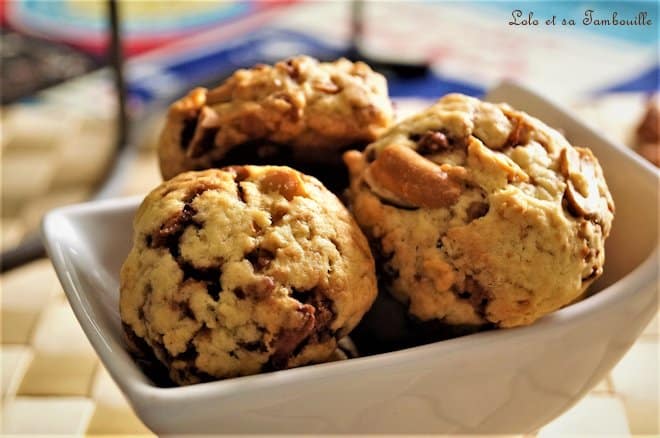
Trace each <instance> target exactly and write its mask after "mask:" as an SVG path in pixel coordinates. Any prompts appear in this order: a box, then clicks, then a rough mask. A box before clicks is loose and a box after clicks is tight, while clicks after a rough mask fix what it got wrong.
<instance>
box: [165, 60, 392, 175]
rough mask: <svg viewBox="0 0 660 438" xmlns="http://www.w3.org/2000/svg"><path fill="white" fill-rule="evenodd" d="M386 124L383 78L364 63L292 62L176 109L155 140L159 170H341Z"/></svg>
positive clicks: (200, 93) (232, 81) (230, 82)
mask: <svg viewBox="0 0 660 438" xmlns="http://www.w3.org/2000/svg"><path fill="white" fill-rule="evenodd" d="M391 121H392V105H391V103H390V100H389V98H388V95H387V83H386V81H385V78H384V77H383V76H382V75H380V74H378V73H375V72H374V71H372V70H371V68H369V66H367V65H366V64H364V63H362V62H356V63H353V62H350V61H348V60H346V59H339V60H337V61H334V62H319V61H317V60H315V59H313V58H310V57H307V56H298V57H295V58H291V59H289V60H287V61H282V62H278V63H277V64H275V65H274V66H269V65H263V64H260V65H257V66H255V67H253V68H251V69H241V70H238V71H236V72H235V73H234V74H233V75H232V76H231V77H229V79H227V80H226V81H225V82H224V83H222V84H221V85H220V86H218V87H216V88H214V89H212V90H207V89H204V88H196V89H194V90H192V91H191V92H190V93H189V94H188V95H187V96H185V97H184V98H182V99H180V100H178V101H176V102H174V103H173V104H172V105H171V107H170V109H169V113H168V116H167V121H166V124H165V127H164V129H163V131H162V134H161V137H160V142H159V158H160V168H161V172H162V174H163V178H165V179H169V178H171V177H173V176H174V175H176V174H178V173H180V172H183V171H186V170H199V169H206V168H210V167H221V166H223V165H229V164H287V165H296V166H298V165H303V166H304V165H312V166H313V165H314V164H316V166H313V167H312V169H313V170H322V169H323V166H319V165H318V164H321V165H327V164H330V165H334V164H339V165H341V154H342V152H343V151H345V150H347V149H348V148H356V147H357V148H363V147H364V146H366V144H368V143H369V142H371V141H373V140H375V139H376V138H377V137H378V135H379V134H381V133H382V132H383V131H384V130H385V129H386V128H388V127H389V125H390V124H391ZM342 167H343V166H342ZM319 176H326V175H325V174H324V175H319ZM324 182H326V181H324Z"/></svg>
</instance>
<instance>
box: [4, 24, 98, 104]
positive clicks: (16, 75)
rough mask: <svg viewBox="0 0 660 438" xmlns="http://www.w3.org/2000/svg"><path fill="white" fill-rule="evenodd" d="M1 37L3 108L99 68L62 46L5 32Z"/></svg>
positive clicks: (8, 31)
mask: <svg viewBox="0 0 660 438" xmlns="http://www.w3.org/2000/svg"><path fill="white" fill-rule="evenodd" d="M1 38H2V44H0V72H1V73H2V82H0V99H1V103H2V104H3V105H6V104H9V103H12V102H15V101H16V100H18V99H21V98H23V97H26V96H30V95H32V94H34V93H36V92H37V91H39V90H42V89H44V88H47V87H50V86H53V85H56V84H58V83H60V82H63V81H66V80H67V79H71V78H74V77H76V76H80V75H82V74H85V73H87V72H89V71H91V70H94V69H96V68H98V67H99V63H98V62H97V61H96V60H94V58H92V57H90V56H88V55H86V54H84V53H82V52H79V51H76V50H74V49H72V48H70V47H68V46H65V45H63V44H58V43H54V42H52V41H49V40H45V39H39V38H35V37H31V36H27V35H23V34H20V33H18V32H14V31H10V30H5V29H3V30H2V34H1Z"/></svg>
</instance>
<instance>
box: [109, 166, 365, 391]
mask: <svg viewBox="0 0 660 438" xmlns="http://www.w3.org/2000/svg"><path fill="white" fill-rule="evenodd" d="M133 239H134V243H133V247H132V249H131V251H130V253H129V255H128V258H127V260H126V261H125V263H124V265H123V266H122V270H121V276H120V278H121V285H120V314H121V319H122V322H123V325H124V329H125V331H126V334H127V339H128V341H129V345H130V346H132V348H134V349H140V348H148V349H150V350H151V351H152V352H153V353H154V354H155V356H156V357H157V358H158V360H160V361H161V362H162V363H163V364H164V365H165V366H166V367H167V368H168V369H169V376H170V378H171V379H172V380H173V381H174V382H175V383H178V384H191V383H196V382H201V381H209V380H213V379H219V378H227V377H233V376H240V375H248V374H255V373H258V372H261V371H268V370H274V369H282V368H289V367H296V366H300V365H304V364H309V363H315V362H322V361H325V360H326V359H328V358H329V357H330V356H331V355H332V353H333V352H334V351H335V349H336V347H337V340H338V339H341V338H342V337H343V336H345V335H346V334H348V333H349V332H350V331H351V330H352V329H353V327H355V325H356V324H357V323H358V322H359V320H360V319H361V318H362V316H363V314H364V313H365V312H366V311H367V309H368V308H369V306H370V305H371V303H372V302H373V300H374V298H375V295H376V279H375V274H374V262H373V259H372V256H371V253H370V250H369V246H368V243H367V240H366V239H365V237H364V235H363V234H362V232H361V231H360V229H359V227H358V226H357V224H356V223H355V222H354V220H353V219H352V217H351V216H350V214H349V213H348V211H347V210H346V208H345V207H344V206H343V205H342V204H341V203H340V202H339V200H338V199H337V198H336V197H335V196H334V195H333V194H331V193H330V192H328V191H327V190H326V189H325V188H324V187H323V186H322V185H321V183H319V182H318V181H317V180H316V179H314V178H312V177H309V176H306V175H304V174H301V173H299V172H297V171H295V170H293V169H290V168H287V167H277V166H233V167H228V168H224V169H220V170H217V169H212V170H206V171H201V172H185V173H182V174H180V175H178V176H177V177H175V178H173V179H171V180H169V181H166V182H164V183H162V184H161V185H160V186H159V187H157V188H156V189H154V190H153V191H152V192H151V193H150V194H149V195H148V196H147V197H146V198H145V199H144V201H143V202H142V204H141V205H140V208H139V209H138V212H137V214H136V216H135V219H134V235H133ZM140 345H142V346H141V347H140ZM138 353H139V351H138Z"/></svg>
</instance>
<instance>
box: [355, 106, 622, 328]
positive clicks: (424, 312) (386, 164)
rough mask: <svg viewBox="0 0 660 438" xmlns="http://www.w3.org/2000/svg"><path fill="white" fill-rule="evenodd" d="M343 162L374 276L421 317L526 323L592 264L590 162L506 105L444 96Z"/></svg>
mask: <svg viewBox="0 0 660 438" xmlns="http://www.w3.org/2000/svg"><path fill="white" fill-rule="evenodd" d="M344 160H345V162H346V164H347V165H348V167H349V171H350V177H351V187H350V190H349V198H350V203H351V209H352V211H353V213H354V215H355V218H356V220H357V222H358V223H359V224H360V226H361V227H362V229H363V231H364V232H365V234H366V235H367V237H368V238H369V239H370V241H371V244H372V247H373V249H374V256H375V257H376V260H377V262H378V263H377V267H378V268H379V269H380V276H381V281H382V284H383V285H384V286H385V287H386V288H387V290H388V291H389V292H390V293H391V294H392V295H393V296H394V297H395V298H397V299H398V300H399V301H401V302H403V303H405V304H406V305H407V306H408V310H409V312H410V314H412V315H413V316H415V317H416V318H418V319H420V320H422V321H431V320H440V321H441V322H443V323H446V324H451V325H472V326H482V325H495V326H500V327H512V326H519V325H525V324H530V323H532V322H533V321H535V320H536V319H537V318H539V317H541V316H543V315H545V314H547V313H548V312H551V311H553V310H556V309H558V308H560V307H562V306H564V305H566V304H569V303H571V302H572V301H574V300H576V299H578V298H579V297H581V296H582V295H583V293H584V292H585V290H586V288H587V287H588V285H589V284H591V283H592V282H593V281H594V280H595V279H596V278H597V277H599V276H600V275H601V273H602V271H603V263H604V260H605V250H604V243H605V239H606V238H607V236H608V235H609V232H610V228H611V224H612V219H613V212H614V205H613V202H612V198H611V196H610V193H609V191H608V188H607V185H606V184H605V180H604V178H603V173H602V170H601V168H600V165H599V164H598V160H597V159H596V157H595V156H594V155H593V154H592V153H591V151H590V150H589V149H586V148H581V147H573V146H572V145H571V144H569V143H568V141H567V140H566V139H565V138H564V137H562V136H561V135H560V134H559V133H558V132H557V131H555V130H553V129H551V128H549V127H548V126H546V125H545V124H543V123H542V122H540V121H539V120H537V119H535V118H533V117H530V116H528V115H527V114H525V113H522V112H519V111H516V110H514V109H512V108H511V107H509V106H508V105H505V104H499V105H495V104H491V103H486V102H481V101H479V100H477V99H474V98H471V97H467V96H463V95H459V94H450V95H447V96H445V97H443V98H442V99H440V100H439V101H438V102H437V103H436V104H434V105H433V106H431V107H430V108H428V109H427V110H425V111H423V112H421V113H419V114H417V115H415V116H412V117H410V118H408V119H406V120H404V121H402V122H401V123H399V124H398V125H396V126H394V127H393V128H391V129H390V130H389V131H387V132H386V133H385V134H384V135H383V136H382V137H381V138H380V139H378V140H377V141H375V142H373V143H371V144H370V145H369V146H367V148H366V149H365V151H364V153H360V152H357V151H349V152H347V153H346V154H345V155H344Z"/></svg>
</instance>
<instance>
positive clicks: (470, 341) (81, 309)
mask: <svg viewBox="0 0 660 438" xmlns="http://www.w3.org/2000/svg"><path fill="white" fill-rule="evenodd" d="M507 87H508V88H510V89H515V90H516V91H517V92H521V91H522V92H523V93H529V94H531V95H532V97H535V98H538V99H541V100H542V101H543V102H544V103H545V104H546V105H548V107H549V108H551V109H552V110H554V111H559V112H561V113H563V114H564V115H565V116H567V117H570V118H572V119H573V120H574V121H576V122H577V123H578V124H580V125H581V127H582V128H584V129H586V130H588V131H589V133H590V134H591V135H594V136H596V137H598V138H599V140H600V141H601V142H603V143H604V144H606V145H607V146H608V147H611V148H613V149H615V150H616V151H617V153H620V154H623V155H624V156H625V157H626V158H628V159H632V160H633V161H634V162H635V163H636V164H637V165H639V166H640V167H641V169H640V170H641V171H642V172H647V173H649V174H650V176H652V177H655V179H656V181H657V180H658V177H659V176H660V171H658V170H657V169H655V168H653V167H652V166H651V165H650V164H649V163H647V162H645V160H643V159H642V158H641V157H639V156H637V154H635V153H634V152H633V151H631V150H629V149H628V148H626V147H623V146H618V145H616V144H615V143H613V142H612V141H611V140H609V139H607V138H605V137H603V136H602V135H601V134H600V133H598V132H596V131H595V130H594V129H592V128H591V127H590V126H589V125H587V124H585V123H584V122H583V121H582V120H580V119H579V118H577V117H576V116H574V115H573V114H571V113H570V112H569V111H567V110H565V109H563V108H562V107H561V106H559V105H557V104H556V103H554V102H552V101H551V100H549V99H546V98H545V97H543V96H540V95H538V94H537V93H535V92H533V91H530V90H529V89H528V88H526V87H522V86H520V85H519V84H516V83H512V82H505V83H503V84H502V85H500V86H499V87H496V88H495V89H499V90H500V91H501V90H502V89H503V88H507ZM495 89H494V90H495ZM142 199H143V196H131V197H124V198H115V199H107V200H101V201H93V202H87V203H82V204H75V205H69V206H65V207H60V208H57V209H54V210H52V211H50V212H49V213H47V214H46V215H45V217H44V219H43V222H42V236H43V240H44V243H45V246H46V250H47V253H48V255H49V257H50V259H51V261H52V263H53V265H54V267H55V271H56V273H57V276H58V278H59V280H60V282H61V283H62V286H63V288H64V291H65V292H66V296H67V298H68V300H69V303H70V304H71V307H72V308H73V311H74V314H75V315H76V318H77V319H78V321H79V323H80V324H81V326H82V327H83V330H84V332H85V334H86V336H87V338H88V339H89V341H90V342H91V344H92V345H93V347H94V349H95V350H96V353H97V354H98V355H99V356H100V358H101V361H102V362H103V364H104V366H105V367H106V368H107V369H108V371H109V372H110V374H111V375H112V376H113V378H114V379H115V381H116V382H117V383H118V384H119V386H120V387H121V388H122V390H123V391H124V392H126V393H127V395H128V398H129V401H130V402H131V403H132V404H134V402H135V401H136V400H137V401H144V400H149V402H150V403H151V404H152V405H153V403H154V402H156V403H165V404H168V403H174V402H177V401H180V400H181V399H185V398H188V397H214V398H217V397H228V396H232V395H235V394H237V393H238V392H248V391H254V390H255V389H263V388H265V387H273V386H279V385H287V384H289V382H291V381H292V380H295V381H297V382H298V383H300V382H301V381H302V382H304V381H310V380H314V379H317V378H319V377H321V376H322V377H323V378H331V377H340V376H342V375H344V374H348V373H355V372H358V371H364V370H370V369H375V368H382V367H385V366H396V365H399V364H403V363H405V362H410V361H419V360H423V359H424V358H425V357H429V356H436V355H442V354H444V353H447V352H451V351H455V350H458V349H476V348H479V347H480V346H482V345H484V344H492V341H493V337H494V336H495V337H496V338H495V339H497V341H498V342H516V341H520V340H523V339H527V338H529V337H531V336H539V335H540V334H542V333H548V331H552V329H553V328H554V327H556V326H557V325H568V326H571V325H575V324H579V323H580V322H582V321H583V320H584V319H585V318H597V317H598V315H599V314H600V313H602V312H605V311H606V310H607V309H610V308H611V307H612V306H616V304H617V303H619V302H620V301H621V300H628V299H630V297H631V296H633V295H634V294H641V293H645V292H647V290H648V288H649V287H652V286H653V283H654V282H656V281H657V278H658V263H659V254H658V245H657V242H656V246H655V248H654V249H653V250H652V251H651V252H650V253H649V254H648V255H647V256H646V258H645V259H644V261H643V262H642V263H640V264H639V265H638V266H637V267H635V268H634V269H633V270H632V271H630V272H628V273H627V274H626V275H624V276H623V277H622V278H619V279H618V280H616V281H615V282H614V283H612V284H611V285H609V286H608V287H606V288H604V289H602V290H600V291H599V292H598V293H596V294H594V295H591V296H589V297H588V298H586V299H584V300H582V301H580V302H577V303H574V304H571V305H569V306H567V307H564V308H562V309H559V310H557V311H555V312H552V313H551V314H549V315H546V316H545V317H543V318H541V319H539V320H538V321H536V322H535V323H534V324H532V325H529V326H525V327H517V328H509V329H499V330H493V331H486V332H479V333H474V334H470V335H465V336H461V337H458V338H453V339H448V340H444V341H439V342H434V343H430V344H425V345H420V346H416V347H410V348H405V349H401V350H396V351H391V352H386V353H380V354H375V355H372V356H366V357H360V358H354V359H351V360H347V361H339V362H332V363H323V364H315V365H308V366H304V367H299V368H295V369H288V370H281V371H274V372H269V373H263V374H256V375H251V376H242V377H236V378H231V379H225V380H219V381H213V382H206V383H200V384H195V385H189V386H175V387H159V386H156V385H155V384H153V383H152V382H151V381H150V379H149V378H148V376H146V375H145V374H144V373H143V372H142V370H140V369H139V367H138V366H137V364H136V363H135V362H134V361H133V360H132V358H131V357H130V355H129V353H128V352H127V350H126V349H125V347H124V346H123V345H121V344H118V343H117V342H115V341H114V340H113V339H112V336H110V335H109V334H107V333H104V331H103V330H102V329H101V328H100V327H99V326H98V325H96V324H95V323H94V321H92V320H91V316H92V315H93V314H94V311H93V309H92V308H91V307H90V305H89V302H88V296H89V295H90V294H91V293H93V292H92V291H90V290H88V289H86V288H81V287H79V286H80V285H79V284H78V282H77V281H76V279H75V278H74V276H72V275H71V273H70V272H69V270H68V268H67V266H68V265H69V264H70V263H73V264H75V265H77V266H80V264H79V263H75V260H73V259H70V258H69V257H68V255H66V254H65V252H64V251H62V250H61V245H65V246H66V244H67V242H70V240H68V238H62V233H61V232H59V231H58V229H61V225H63V224H65V223H68V224H71V223H72V221H73V220H75V218H76V217H80V216H85V215H89V214H104V215H112V214H113V213H118V212H120V211H122V210H125V209H136V208H137V207H138V205H139V203H140V202H141V200H142ZM74 229H75V228H74ZM68 237H71V236H68ZM656 299H657V298H656ZM115 348H117V349H120V350H122V353H123V354H122V353H120V354H116V351H115ZM134 399H135V400H134ZM134 406H135V407H136V408H138V410H139V406H138V405H135V404H134Z"/></svg>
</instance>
